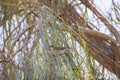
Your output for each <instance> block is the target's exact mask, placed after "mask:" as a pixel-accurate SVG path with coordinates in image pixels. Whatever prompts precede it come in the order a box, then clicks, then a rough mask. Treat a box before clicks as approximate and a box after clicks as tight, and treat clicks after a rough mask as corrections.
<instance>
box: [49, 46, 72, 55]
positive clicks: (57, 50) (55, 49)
mask: <svg viewBox="0 0 120 80" xmlns="http://www.w3.org/2000/svg"><path fill="white" fill-rule="evenodd" d="M49 47H50V50H51V51H53V52H54V53H55V54H61V53H64V52H65V51H66V50H70V49H71V48H69V47H58V46H49Z"/></svg>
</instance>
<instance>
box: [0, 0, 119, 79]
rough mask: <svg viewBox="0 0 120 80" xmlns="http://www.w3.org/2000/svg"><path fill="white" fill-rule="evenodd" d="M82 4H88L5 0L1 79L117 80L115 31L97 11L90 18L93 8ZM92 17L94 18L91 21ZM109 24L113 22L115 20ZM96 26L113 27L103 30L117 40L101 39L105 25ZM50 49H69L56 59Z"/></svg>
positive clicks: (0, 24) (0, 20)
mask: <svg viewBox="0 0 120 80" xmlns="http://www.w3.org/2000/svg"><path fill="white" fill-rule="evenodd" d="M84 1H87V0H80V1H79V0H73V1H71V2H70V1H67V0H38V1H37V0H13V1H12V0H7V1H6V0H1V1H0V8H1V9H0V34H1V35H0V38H1V39H0V40H1V41H0V49H1V50H0V69H1V72H0V77H1V79H2V80H8V79H9V80H98V79H101V80H106V79H118V78H117V76H118V77H120V76H119V73H118V72H119V71H118V72H117V73H115V71H116V69H115V70H114V69H113V68H114V67H113V65H110V64H111V63H112V64H114V65H115V66H117V69H119V64H118V63H117V61H119V58H115V59H113V55H114V54H113V53H114V51H115V52H116V50H111V49H114V48H111V47H112V44H113V45H114V46H115V47H116V44H118V43H119V38H118V37H119V33H117V30H116V28H115V27H112V26H113V25H114V23H113V24H108V21H107V19H106V18H102V17H103V16H102V14H99V12H97V10H96V7H93V8H95V9H94V11H93V12H91V11H90V9H93V8H91V7H90V5H89V4H86V3H85V2H84ZM80 2H81V3H82V4H84V6H83V5H82V4H80ZM87 2H88V1H87ZM113 3H114V4H113V6H114V8H115V9H118V8H119V6H118V5H117V4H116V3H115V2H113ZM90 4H91V5H92V2H91V3H90ZM78 5H79V6H78ZM84 7H85V8H84ZM87 7H88V8H89V9H87ZM77 9H79V11H80V13H79V12H77V11H76V10H77ZM95 10H96V11H95ZM116 11H117V10H116ZM114 12H115V11H114ZM116 13H117V14H116V18H117V19H118V16H117V15H118V12H116ZM111 14H112V13H111ZM90 15H91V16H92V18H89V16H90ZM95 15H96V16H95ZM98 15H99V16H100V17H98ZM110 18H111V19H113V18H112V16H110ZM97 19H100V20H101V21H100V20H97ZM94 20H96V21H94ZM102 20H103V21H102ZM92 21H93V22H92ZM96 22H99V23H101V24H102V23H103V24H105V26H109V27H107V28H106V27H105V26H104V28H105V29H107V31H108V33H111V34H112V35H113V36H114V37H112V36H111V35H109V34H108V35H107V34H103V32H102V31H101V30H102V29H104V28H102V29H101V28H100V27H101V26H103V25H101V24H99V23H98V24H97V26H95V23H96ZM118 22H119V21H118ZM91 25H92V26H91ZM117 25H119V23H118V24H117ZM111 27H112V28H111ZM109 36H110V37H109ZM114 38H115V39H114ZM117 40H118V41H117ZM50 45H55V46H63V47H70V48H71V49H70V50H66V51H65V52H64V53H62V54H55V53H54V52H53V51H51V50H50V48H49V46H50ZM117 49H119V48H117ZM112 51H113V52H112ZM109 52H111V54H110V53H109ZM107 53H108V54H107ZM117 53H119V51H118V52H117ZM115 56H116V55H115ZM102 57H103V58H102ZM104 58H105V59H104ZM103 60H105V61H103ZM110 61H111V62H110ZM113 73H115V74H113Z"/></svg>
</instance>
